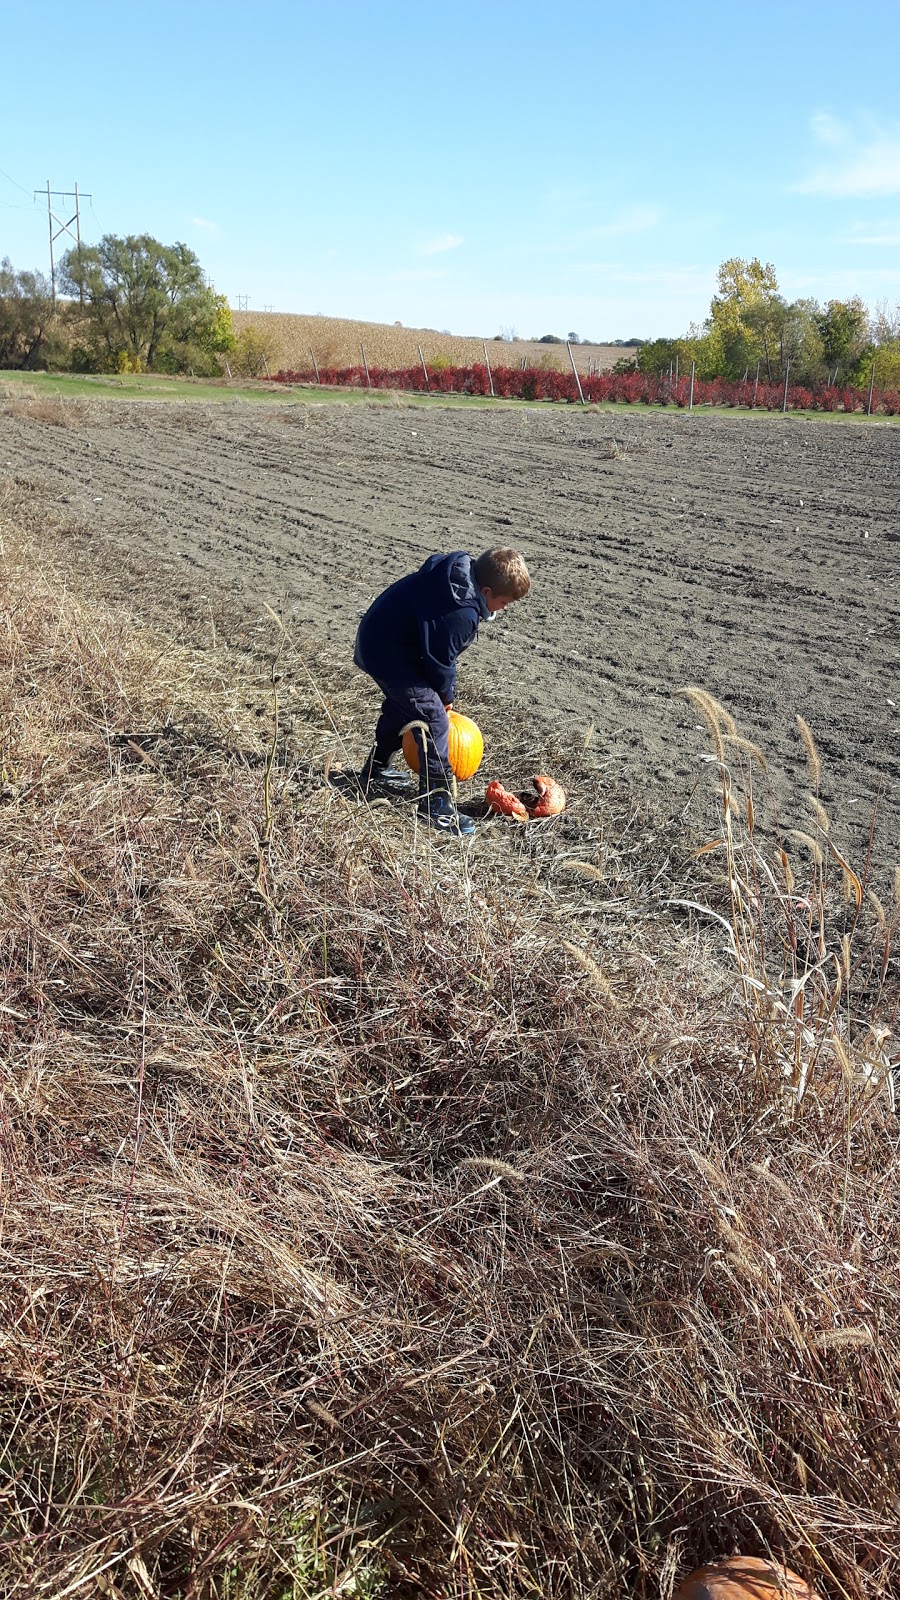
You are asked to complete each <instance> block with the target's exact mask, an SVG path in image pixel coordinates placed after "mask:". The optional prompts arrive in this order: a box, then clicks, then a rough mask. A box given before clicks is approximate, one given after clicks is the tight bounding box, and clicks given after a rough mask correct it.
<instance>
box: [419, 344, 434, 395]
mask: <svg viewBox="0 0 900 1600" xmlns="http://www.w3.org/2000/svg"><path fill="white" fill-rule="evenodd" d="M416 349H417V350H418V352H419V360H420V361H421V363H422V371H423V373H424V374H425V387H426V389H428V390H429V391H430V389H431V384H430V383H429V382H428V368H427V367H426V365H425V357H424V356H423V354H422V346H421V345H420V344H417V345H416Z"/></svg>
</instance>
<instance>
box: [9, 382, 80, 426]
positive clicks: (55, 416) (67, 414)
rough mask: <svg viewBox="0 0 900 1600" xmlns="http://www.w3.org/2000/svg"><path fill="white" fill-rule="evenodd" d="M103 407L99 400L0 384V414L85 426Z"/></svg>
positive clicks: (32, 420)
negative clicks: (44, 393)
mask: <svg viewBox="0 0 900 1600" xmlns="http://www.w3.org/2000/svg"><path fill="white" fill-rule="evenodd" d="M105 409H106V408H105V407H104V405H103V402H102V401H100V400H93V399H91V400H79V399H75V398H69V397H66V396H63V395H58V394H46V395H42V394H35V393H34V392H33V391H29V390H25V391H24V392H22V391H16V390H12V389H11V388H10V387H9V386H7V387H6V389H5V390H4V389H3V387H2V386H0V416H4V417H16V418H17V419H18V420H19V421H20V422H22V421H25V422H48V423H50V424H51V426H53V427H55V428H88V427H91V426H92V425H93V424H95V423H96V422H97V421H98V419H99V418H100V417H101V416H102V415H103V413H104V410H105Z"/></svg>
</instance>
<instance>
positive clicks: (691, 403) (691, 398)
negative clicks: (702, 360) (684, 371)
mask: <svg viewBox="0 0 900 1600" xmlns="http://www.w3.org/2000/svg"><path fill="white" fill-rule="evenodd" d="M696 366H697V363H696V361H692V362H691V392H690V396H689V398H688V411H693V409H694V370H695V368H696Z"/></svg>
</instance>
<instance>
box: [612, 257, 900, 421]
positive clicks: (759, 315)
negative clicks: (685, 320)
mask: <svg viewBox="0 0 900 1600" xmlns="http://www.w3.org/2000/svg"><path fill="white" fill-rule="evenodd" d="M676 360H677V362H678V366H679V371H680V372H681V373H682V374H686V373H687V372H688V371H689V370H690V366H691V363H692V362H693V363H694V365H695V371H696V375H697V377H698V378H701V379H713V378H725V379H727V380H729V381H730V382H737V381H739V380H740V379H742V378H743V377H745V376H748V377H751V378H753V377H754V376H755V375H756V373H757V371H758V372H759V376H760V378H761V380H763V381H765V382H766V383H781V382H782V381H783V380H784V378H785V376H788V377H789V379H790V382H791V383H795V384H802V385H804V386H805V387H807V388H810V389H813V390H815V389H820V388H825V387H826V386H829V385H845V386H847V387H865V386H867V385H868V383H869V381H870V377H871V373H872V368H873V366H874V368H875V382H876V385H877V386H878V387H879V388H882V389H895V388H900V306H897V307H895V308H894V310H893V311H891V310H890V308H889V307H888V306H887V305H881V306H878V307H876V309H875V311H874V312H871V311H870V310H869V309H868V307H867V306H866V305H865V304H864V303H863V301H862V300H861V299H860V298H859V296H858V295H855V296H853V298H852V299H849V300H829V301H828V302H827V303H826V304H825V305H821V304H820V303H819V301H817V300H813V299H799V300H786V299H785V298H784V296H783V295H781V294H780V293H779V290H778V279H777V276H776V272H775V268H774V266H773V265H772V263H771V262H767V263H766V264H765V265H763V264H762V262H760V261H759V260H758V258H757V257H754V258H753V259H752V260H751V261H744V260H742V259H741V258H740V257H737V256H733V257H731V258H730V259H729V260H728V261H723V262H722V264H721V266H720V267H719V270H718V273H717V293H716V294H714V295H713V298H712V301H711V303H710V308H709V316H708V317H707V318H706V321H705V322H704V323H703V325H702V327H697V326H693V327H691V328H690V329H689V331H688V333H687V334H685V335H684V336H683V337H681V338H677V339H653V340H649V341H648V342H646V343H645V344H643V345H642V346H641V348H640V350H639V351H638V352H637V355H636V358H634V359H629V358H626V359H624V360H623V361H621V362H619V363H618V367H619V369H620V370H622V371H625V370H633V369H634V368H635V367H636V368H637V370H638V371H640V372H644V373H647V374H652V373H657V372H663V371H668V369H669V367H670V366H674V364H675V362H676Z"/></svg>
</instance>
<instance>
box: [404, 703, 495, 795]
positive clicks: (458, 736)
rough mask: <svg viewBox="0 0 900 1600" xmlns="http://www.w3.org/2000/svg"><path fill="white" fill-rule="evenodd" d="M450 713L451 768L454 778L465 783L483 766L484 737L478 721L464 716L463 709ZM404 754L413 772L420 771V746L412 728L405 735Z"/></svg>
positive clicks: (425, 736) (449, 742)
mask: <svg viewBox="0 0 900 1600" xmlns="http://www.w3.org/2000/svg"><path fill="white" fill-rule="evenodd" d="M448 715H449V718H450V737H449V740H448V744H449V750H450V769H451V771H452V773H453V776H454V778H458V779H459V781H460V783H465V781H466V779H467V778H471V777H473V776H474V774H475V773H476V772H477V771H478V768H479V767H480V766H481V759H482V756H483V755H484V739H483V738H482V735H481V729H480V728H479V726H478V724H477V722H473V721H472V718H471V717H464V716H463V715H462V712H461V711H451V712H449V713H448ZM423 737H424V738H426V739H427V738H428V734H427V733H426V734H424V735H423ZM403 754H404V756H405V757H406V764H407V766H408V767H412V770H413V772H418V770H419V746H418V745H417V744H416V737H415V734H414V733H413V732H412V730H411V729H410V730H409V731H408V732H407V733H405V734H404V735H403Z"/></svg>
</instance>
